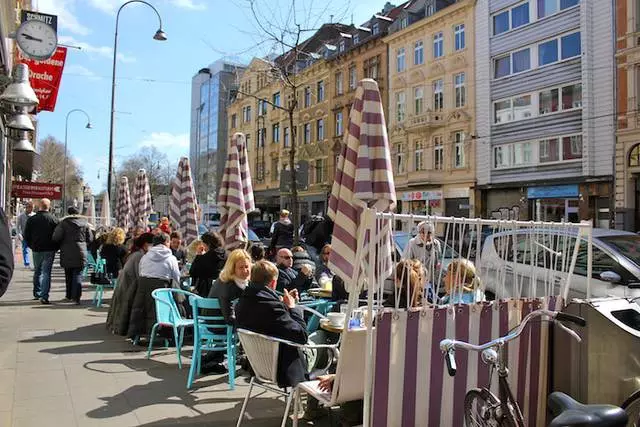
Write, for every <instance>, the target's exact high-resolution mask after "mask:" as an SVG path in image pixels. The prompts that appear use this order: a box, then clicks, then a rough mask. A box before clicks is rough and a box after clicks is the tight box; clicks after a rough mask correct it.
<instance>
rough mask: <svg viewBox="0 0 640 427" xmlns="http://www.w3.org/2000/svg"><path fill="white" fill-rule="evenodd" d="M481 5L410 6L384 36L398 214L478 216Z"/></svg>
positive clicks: (419, 3) (470, 1) (466, 0)
mask: <svg viewBox="0 0 640 427" xmlns="http://www.w3.org/2000/svg"><path fill="white" fill-rule="evenodd" d="M475 5H476V1H475V0H463V1H458V2H453V1H452V2H434V1H416V2H412V3H410V4H408V5H406V6H405V7H404V8H403V10H402V12H401V13H400V15H399V16H398V17H397V18H396V19H395V20H394V23H393V24H392V25H391V26H390V28H389V35H388V36H386V37H385V39H384V41H385V42H386V43H387V45H388V55H389V84H388V92H389V94H388V99H389V102H388V108H387V124H388V127H389V143H390V145H391V153H392V156H393V167H394V178H395V184H396V193H397V197H398V200H399V203H398V212H402V213H414V214H433V215H452V216H464V217H473V216H475V214H476V213H477V211H476V207H477V202H476V196H475V165H476V162H475V157H476V155H475V153H476V150H475V146H476V139H475V114H476V108H475V101H476V97H475V90H476V88H475V86H476V85H475V84H474V74H475V70H474V59H475V57H474V50H475V44H474V42H475V40H474V37H475V35H474V27H475V22H474V9H475Z"/></svg>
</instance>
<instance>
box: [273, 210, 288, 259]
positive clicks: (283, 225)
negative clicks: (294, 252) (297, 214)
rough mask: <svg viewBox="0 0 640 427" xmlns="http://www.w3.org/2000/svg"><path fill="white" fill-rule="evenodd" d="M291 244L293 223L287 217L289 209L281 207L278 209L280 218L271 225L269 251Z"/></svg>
mask: <svg viewBox="0 0 640 427" xmlns="http://www.w3.org/2000/svg"><path fill="white" fill-rule="evenodd" d="M291 246H293V223H292V222H291V220H290V219H289V211H288V210H286V209H283V210H282V211H280V220H279V221H278V222H276V223H275V224H274V225H273V231H272V232H271V243H270V244H269V252H270V253H273V251H274V250H278V249H281V248H291Z"/></svg>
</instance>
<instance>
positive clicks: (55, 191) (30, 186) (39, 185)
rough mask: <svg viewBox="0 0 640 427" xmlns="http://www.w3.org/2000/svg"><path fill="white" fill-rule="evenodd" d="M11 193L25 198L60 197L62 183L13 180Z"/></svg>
mask: <svg viewBox="0 0 640 427" xmlns="http://www.w3.org/2000/svg"><path fill="white" fill-rule="evenodd" d="M11 195H12V196H13V197H20V198H25V199H42V198H47V199H50V200H60V199H62V185H60V184H49V183H45V182H29V181H13V182H12V183H11Z"/></svg>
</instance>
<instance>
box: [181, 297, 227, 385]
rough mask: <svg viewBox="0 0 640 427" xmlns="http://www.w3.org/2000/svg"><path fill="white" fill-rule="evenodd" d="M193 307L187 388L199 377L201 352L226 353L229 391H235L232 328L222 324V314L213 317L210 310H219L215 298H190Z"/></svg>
mask: <svg viewBox="0 0 640 427" xmlns="http://www.w3.org/2000/svg"><path fill="white" fill-rule="evenodd" d="M190 302H191V306H192V307H193V320H194V324H195V325H196V326H194V328H193V355H192V356H191V357H192V359H191V368H190V369H189V378H188V380H187V388H188V389H190V388H191V386H192V385H193V380H194V379H195V377H196V372H197V375H200V373H201V372H200V371H201V368H202V366H201V365H202V352H203V351H226V353H227V364H228V369H229V389H230V390H233V389H235V382H236V339H235V335H234V332H233V327H232V326H230V325H227V324H226V323H225V322H224V318H223V317H222V314H220V315H217V316H213V315H211V314H209V312H210V310H218V312H219V310H220V302H219V301H218V300H217V299H216V298H201V297H198V296H195V295H194V296H193V297H190Z"/></svg>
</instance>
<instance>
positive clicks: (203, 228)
mask: <svg viewBox="0 0 640 427" xmlns="http://www.w3.org/2000/svg"><path fill="white" fill-rule="evenodd" d="M207 231H219V230H218V227H217V226H215V227H208V228H207V226H206V225H204V224H199V225H198V236H202V235H203V234H204V233H206V232H207ZM249 243H251V244H252V245H255V244H256V243H260V244H264V243H263V241H262V239H260V237H258V235H257V234H256V232H255V231H253V230H252V229H249Z"/></svg>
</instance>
